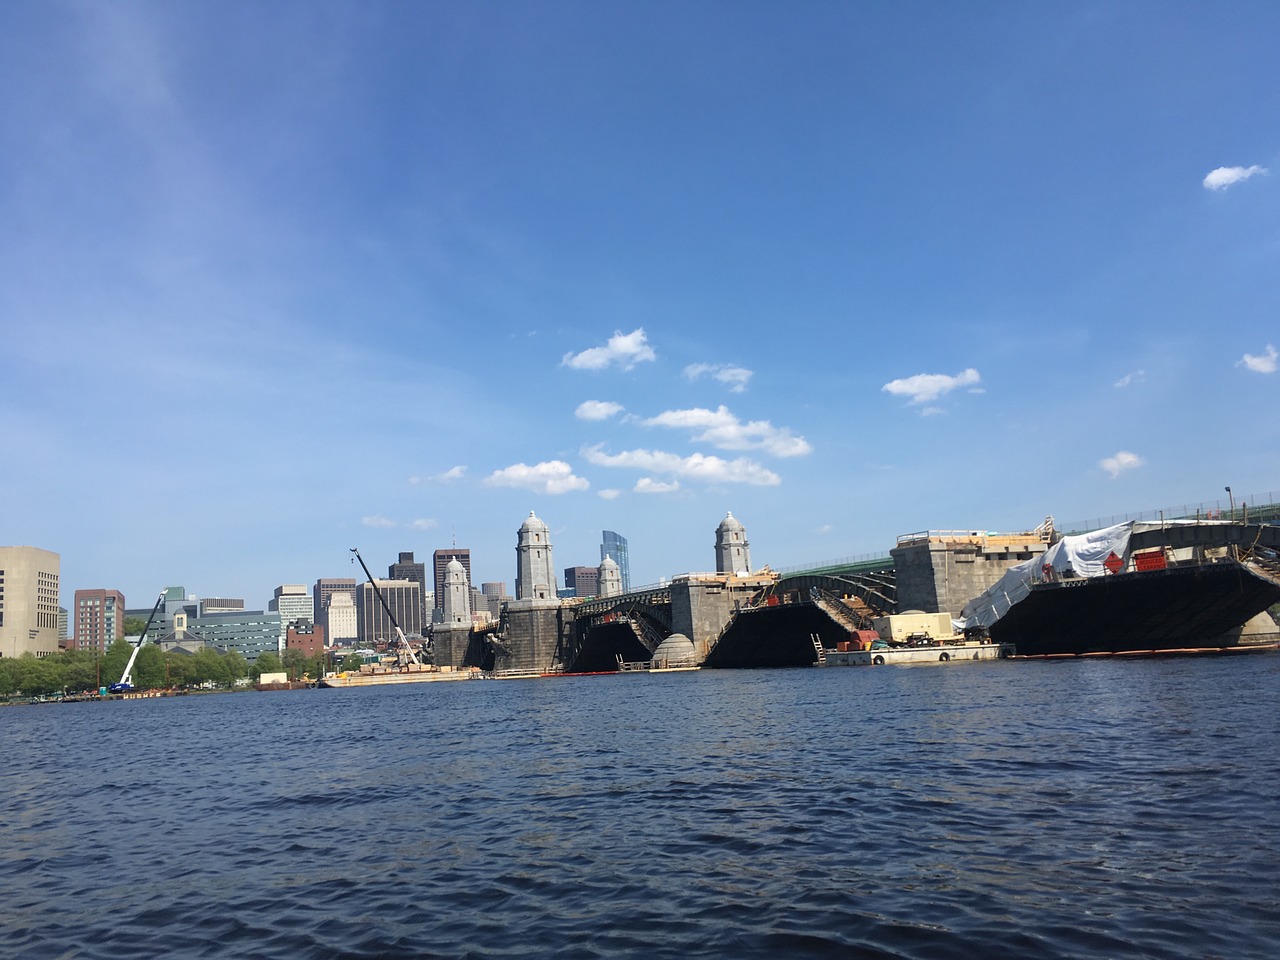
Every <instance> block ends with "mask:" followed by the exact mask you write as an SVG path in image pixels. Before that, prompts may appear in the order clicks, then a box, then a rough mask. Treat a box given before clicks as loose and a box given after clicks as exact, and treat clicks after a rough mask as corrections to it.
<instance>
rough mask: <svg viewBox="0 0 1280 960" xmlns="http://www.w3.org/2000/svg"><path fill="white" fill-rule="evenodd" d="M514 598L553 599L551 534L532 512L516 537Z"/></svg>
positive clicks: (553, 568)
mask: <svg viewBox="0 0 1280 960" xmlns="http://www.w3.org/2000/svg"><path fill="white" fill-rule="evenodd" d="M516 599H517V600H554V599H556V572H555V567H554V566H553V565H552V563H551V532H550V530H549V529H548V528H547V525H546V524H545V523H543V522H542V521H541V520H539V519H538V518H537V516H536V515H535V514H534V512H533V511H532V510H530V511H529V519H527V520H526V521H525V522H524V523H522V524H521V525H520V532H519V533H518V534H516Z"/></svg>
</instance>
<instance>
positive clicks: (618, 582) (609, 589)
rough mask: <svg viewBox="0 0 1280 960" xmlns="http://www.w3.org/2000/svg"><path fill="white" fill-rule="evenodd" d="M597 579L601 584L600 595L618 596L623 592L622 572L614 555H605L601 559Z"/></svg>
mask: <svg viewBox="0 0 1280 960" xmlns="http://www.w3.org/2000/svg"><path fill="white" fill-rule="evenodd" d="M596 579H597V580H598V581H599V584H600V592H599V593H598V594H597V596H600V597H616V596H617V595H618V594H620V593H622V592H623V590H622V574H621V572H619V570H618V564H617V562H616V561H615V560H614V559H613V557H605V558H604V559H603V560H601V561H600V567H599V569H598V570H597V571H596Z"/></svg>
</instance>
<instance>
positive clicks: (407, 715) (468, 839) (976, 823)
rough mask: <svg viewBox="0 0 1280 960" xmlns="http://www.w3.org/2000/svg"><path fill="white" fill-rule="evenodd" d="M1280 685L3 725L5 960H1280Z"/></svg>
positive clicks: (1271, 672)
mask: <svg viewBox="0 0 1280 960" xmlns="http://www.w3.org/2000/svg"><path fill="white" fill-rule="evenodd" d="M1278 707H1280V655H1276V654H1263V655H1251V656H1246V657H1235V658H1233V657H1216V658H1168V659H1146V660H1132V661H1122V660H1111V661H1105V660H1086V661H1050V662H1011V661H1001V662H993V663H982V664H953V665H950V666H945V667H943V666H923V667H880V668H852V669H838V668H831V669H827V670H820V669H808V670H803V669H798V670H777V671H759V672H746V671H702V672H699V673H688V674H667V675H656V676H646V675H627V676H604V677H564V678H555V679H547V680H512V681H476V682H466V683H435V684H423V685H417V686H408V687H383V688H366V689H362V690H302V691H291V692H279V693H242V694H224V695H209V696H198V697H197V696H191V697H178V698H172V699H166V700H151V701H134V702H115V703H81V704H62V705H54V704H48V705H34V706H23V707H14V708H8V709H3V710H0V732H2V733H3V743H4V768H3V771H2V772H0V822H2V823H3V836H4V841H3V844H2V845H0V921H2V923H0V956H5V957H21V958H27V957H33V958H34V957H67V958H70V957H103V958H111V960H120V958H128V957H139V958H153V957H159V956H181V957H209V958H246V957H263V958H288V960H311V958H346V957H351V958H356V957H369V958H375V957H476V958H489V957H492V958H500V957H513V958H514V957H556V958H561V957H565V958H596V957H613V956H633V957H682V958H683V957H733V958H740V957H771V958H772V957H911V958H969V957H975V956H984V957H1036V958H1052V957H1086V958H1111V957H1224V958H1244V957H1259V958H1263V957H1265V958H1271V957H1275V956H1277V955H1280V893H1278V892H1277V875H1278V870H1277V867H1278V865H1280V800H1277V795H1278V793H1280V746H1278V741H1277V734H1278V733H1280V730H1278V727H1280V709H1278Z"/></svg>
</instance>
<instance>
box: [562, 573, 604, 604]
mask: <svg viewBox="0 0 1280 960" xmlns="http://www.w3.org/2000/svg"><path fill="white" fill-rule="evenodd" d="M564 585H565V588H566V589H567V590H570V591H572V592H571V593H570V594H569V596H571V597H597V596H599V595H600V568H599V567H565V568H564Z"/></svg>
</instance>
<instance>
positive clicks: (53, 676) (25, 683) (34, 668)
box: [18, 653, 62, 697]
mask: <svg viewBox="0 0 1280 960" xmlns="http://www.w3.org/2000/svg"><path fill="white" fill-rule="evenodd" d="M18 688H19V690H21V691H22V693H23V694H24V695H25V696H28V697H47V696H48V695H49V694H51V693H56V692H58V691H59V690H61V689H62V671H61V670H59V669H58V665H57V664H56V663H51V662H49V661H48V660H46V659H38V658H36V657H34V656H32V655H31V654H30V653H24V654H23V655H22V656H21V657H19V658H18Z"/></svg>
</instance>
